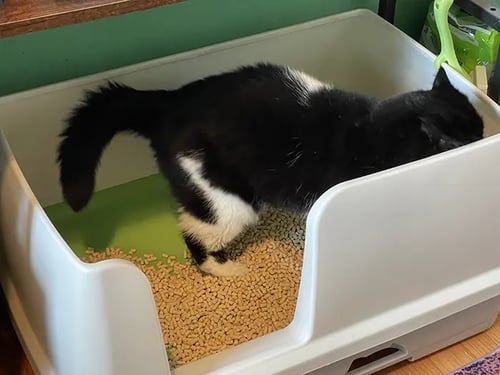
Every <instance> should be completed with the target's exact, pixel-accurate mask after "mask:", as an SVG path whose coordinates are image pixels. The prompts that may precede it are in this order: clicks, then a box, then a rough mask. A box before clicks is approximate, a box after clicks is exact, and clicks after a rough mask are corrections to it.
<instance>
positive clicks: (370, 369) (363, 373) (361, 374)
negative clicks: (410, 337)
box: [346, 345, 409, 375]
mask: <svg viewBox="0 0 500 375" xmlns="http://www.w3.org/2000/svg"><path fill="white" fill-rule="evenodd" d="M393 348H395V349H398V351H397V352H394V353H392V354H390V355H388V356H386V357H383V358H380V359H377V360H376V361H373V362H370V363H368V364H366V365H364V366H362V367H359V368H357V369H355V370H351V371H349V372H348V373H347V374H346V375H369V374H373V373H374V372H377V371H380V370H382V369H384V368H386V367H389V366H392V365H395V364H396V363H398V362H401V361H403V360H405V359H407V358H408V357H409V355H408V351H407V350H406V349H405V348H403V347H401V346H399V345H394V346H393Z"/></svg>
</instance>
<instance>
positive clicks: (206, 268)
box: [199, 256, 248, 277]
mask: <svg viewBox="0 0 500 375" xmlns="http://www.w3.org/2000/svg"><path fill="white" fill-rule="evenodd" d="M199 267H200V270H202V271H203V272H205V273H209V274H211V275H214V276H219V277H234V276H243V275H246V274H247V273H248V267H247V266H246V265H244V264H242V263H238V262H234V261H232V260H228V261H227V262H225V263H218V262H217V261H216V260H215V259H214V258H213V257H211V256H208V258H207V260H205V261H204V262H203V263H202V264H200V266H199Z"/></svg>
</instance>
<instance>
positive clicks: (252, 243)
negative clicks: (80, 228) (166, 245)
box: [83, 210, 305, 367]
mask: <svg viewBox="0 0 500 375" xmlns="http://www.w3.org/2000/svg"><path fill="white" fill-rule="evenodd" d="M304 229H305V221H304V219H303V218H302V217H299V216H295V215H292V214H289V213H286V212H283V211H279V210H267V211H265V212H264V213H263V214H262V215H261V220H260V222H259V223H258V225H257V226H255V227H253V228H250V229H249V230H248V231H247V232H246V233H244V234H243V235H242V236H241V237H240V238H238V239H237V240H235V241H234V243H233V244H232V245H231V246H230V249H228V250H229V251H230V252H231V254H232V255H233V256H234V257H237V256H238V255H240V256H239V258H238V261H239V262H242V263H244V264H246V265H247V266H248V267H249V273H248V274H247V275H245V276H241V277H235V278H219V277H214V276H211V275H202V274H201V273H200V272H199V271H198V269H197V268H196V267H195V266H194V265H193V264H192V262H191V259H190V258H189V255H188V254H187V253H186V259H187V262H186V264H182V263H179V262H178V261H176V260H175V259H174V257H171V256H168V255H163V256H162V258H161V259H157V257H155V256H153V255H146V256H144V257H138V256H136V255H134V253H135V251H134V250H131V251H129V252H122V251H121V250H119V249H112V248H109V249H107V250H106V251H105V252H97V251H93V250H92V249H89V250H88V251H87V257H85V258H83V260H84V261H86V262H90V263H93V262H97V261H101V260H104V259H110V258H119V259H127V260H130V261H132V262H133V263H134V264H136V265H137V266H138V267H139V268H140V269H141V270H142V271H143V272H144V273H145V274H146V276H147V277H148V278H149V281H150V283H151V286H152V289H153V292H154V297H155V301H156V306H157V308H158V315H159V318H160V323H161V327H162V331H163V338H164V341H165V344H166V346H167V352H168V356H169V359H170V363H171V366H173V367H176V366H180V365H183V364H186V363H189V362H191V361H195V360H197V359H200V358H202V357H205V356H208V355H210V354H215V353H217V352H220V351H222V350H224V349H226V348H228V347H231V346H235V345H238V344H241V343H243V342H246V341H249V340H252V339H254V338H256V337H259V336H262V335H265V334H267V333H270V332H273V331H276V330H278V329H281V328H284V327H286V326H287V325H288V324H289V323H290V322H291V321H292V318H293V315H294V312H295V304H296V302H297V293H298V287H299V281H300V272H301V269H302V255H303V248H304V237H305V231H304ZM241 254H242V255H241Z"/></svg>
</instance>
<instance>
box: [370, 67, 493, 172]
mask: <svg viewBox="0 0 500 375" xmlns="http://www.w3.org/2000/svg"><path fill="white" fill-rule="evenodd" d="M381 112H382V113H383V114H384V115H383V116H376V117H377V121H376V122H377V123H378V125H379V126H380V128H381V129H382V131H381V132H380V133H379V136H380V138H379V140H380V141H381V142H382V143H383V144H384V145H385V147H383V148H384V149H385V152H384V153H383V154H381V155H379V156H380V157H381V159H383V160H381V163H382V164H384V165H383V167H384V168H388V167H391V166H395V165H400V164H404V163H407V162H411V161H414V160H418V159H422V158H424V157H427V156H430V155H434V154H437V153H440V152H444V151H448V150H451V149H454V148H457V147H460V146H463V145H466V144H468V143H471V142H474V141H477V140H479V139H481V138H482V137H483V130H484V125H483V120H482V119H481V117H480V116H479V114H478V113H477V111H476V110H475V109H474V107H473V106H472V104H471V103H470V102H469V100H468V98H467V97H466V96H465V95H464V94H462V93H461V92H459V91H458V90H457V89H456V88H455V87H453V85H452V84H451V82H450V81H449V80H448V77H447V76H446V72H445V71H444V69H443V68H440V69H439V71H438V73H437V74H436V77H435V79H434V83H433V86H432V89H431V90H428V91H416V92H412V93H408V94H405V95H402V96H401V97H398V98H394V99H393V100H389V101H387V104H386V105H384V108H383V110H382V111H381ZM390 113H392V114H395V115H392V116H391V115H390ZM384 119H385V123H384V122H383V121H384ZM375 125H377V124H375Z"/></svg>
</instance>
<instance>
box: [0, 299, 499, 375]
mask: <svg viewBox="0 0 500 375" xmlns="http://www.w3.org/2000/svg"><path fill="white" fill-rule="evenodd" d="M498 346H500V316H499V318H498V319H497V321H496V323H495V325H494V326H493V327H491V328H490V329H489V330H487V331H485V332H483V333H481V334H479V335H477V336H474V337H471V338H470V339H467V340H465V341H463V342H461V343H459V344H456V345H453V346H451V347H449V348H446V349H444V350H442V351H440V352H437V353H435V354H432V355H430V356H428V357H426V358H423V359H421V360H419V361H416V362H413V363H411V362H404V363H402V364H398V365H396V366H393V367H391V368H389V369H386V370H383V371H380V372H379V373H378V375H445V374H448V373H449V372H451V371H453V370H455V369H457V368H459V367H462V366H463V365H466V364H467V363H469V362H471V361H474V360H475V359H478V358H480V357H482V356H484V355H485V354H487V353H489V352H491V351H493V350H494V349H495V348H497V347H498ZM0 349H1V350H0V375H32V374H33V371H32V370H31V368H30V367H29V364H28V361H27V360H26V357H25V356H24V353H23V351H22V348H21V345H20V344H19V342H18V341H17V338H16V335H15V333H14V330H13V328H12V325H11V324H10V320H9V316H8V313H7V307H6V305H5V301H4V299H3V295H2V293H0ZM41 375H43V374H41Z"/></svg>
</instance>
